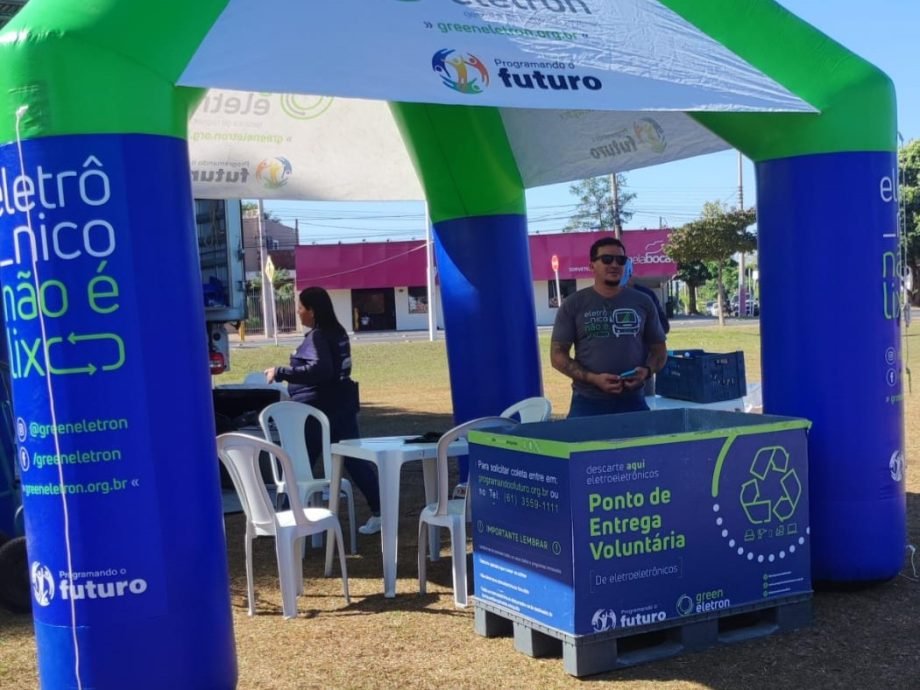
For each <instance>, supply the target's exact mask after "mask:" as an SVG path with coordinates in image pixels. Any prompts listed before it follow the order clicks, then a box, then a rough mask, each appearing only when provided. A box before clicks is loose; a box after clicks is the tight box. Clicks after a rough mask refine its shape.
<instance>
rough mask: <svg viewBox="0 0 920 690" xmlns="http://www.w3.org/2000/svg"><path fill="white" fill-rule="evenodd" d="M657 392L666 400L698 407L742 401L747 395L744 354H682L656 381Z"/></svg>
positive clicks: (674, 355) (671, 355) (673, 354)
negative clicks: (684, 402)
mask: <svg viewBox="0 0 920 690" xmlns="http://www.w3.org/2000/svg"><path fill="white" fill-rule="evenodd" d="M655 392H656V393H657V394H658V395H661V396H663V397H665V398H677V399H678V400H689V401H691V402H698V403H711V402H719V401H720V400H733V399H734V398H741V397H743V396H744V395H745V393H746V392H747V381H746V380H745V378H744V353H743V352H740V351H739V352H725V353H718V352H704V351H703V350H681V351H677V352H670V353H668V362H667V364H665V366H664V369H662V370H661V371H659V372H658V375H657V376H656V377H655Z"/></svg>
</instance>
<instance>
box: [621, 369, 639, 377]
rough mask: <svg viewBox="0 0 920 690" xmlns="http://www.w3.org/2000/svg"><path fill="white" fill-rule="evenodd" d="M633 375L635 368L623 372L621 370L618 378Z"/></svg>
mask: <svg viewBox="0 0 920 690" xmlns="http://www.w3.org/2000/svg"><path fill="white" fill-rule="evenodd" d="M635 375H636V370H635V369H630V370H629V371H624V372H622V373H621V374H620V378H621V379H626V378H629V377H630V376H635Z"/></svg>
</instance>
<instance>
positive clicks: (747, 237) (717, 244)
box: [664, 201, 757, 323]
mask: <svg viewBox="0 0 920 690" xmlns="http://www.w3.org/2000/svg"><path fill="white" fill-rule="evenodd" d="M756 221H757V212H756V211H755V210H754V209H753V208H749V209H747V210H739V209H731V210H729V209H727V208H726V207H725V205H724V204H720V203H719V202H717V201H707V202H706V203H705V204H703V211H702V213H701V214H700V217H699V218H698V219H697V220H694V221H690V222H689V223H687V224H686V225H684V226H683V227H681V228H679V229H678V230H675V231H674V232H673V233H671V237H670V238H669V239H668V243H667V245H665V248H664V250H665V253H666V254H667V255H668V256H670V257H671V258H672V259H673V260H674V261H676V262H677V263H678V265H690V264H692V263H693V262H699V261H708V262H711V263H713V264H714V265H715V272H716V276H717V278H716V285H717V288H718V290H717V295H718V296H719V297H718V298H717V299H719V300H720V302H723V303H724V302H725V301H726V300H725V287H724V286H725V277H724V272H725V269H726V267H727V266H728V265H729V262H730V260H731V257H732V255H733V254H736V253H737V252H745V253H746V252H751V251H753V250H755V249H756V248H757V236H756V235H755V234H754V233H752V232H750V231H749V230H748V228H749V227H750V226H751V225H753V224H754V223H755V222H756ZM709 269H710V271H712V270H713V267H712V266H710V267H709ZM734 281H735V283H737V282H738V275H737V272H736V273H735V275H734ZM688 285H689V283H688ZM695 307H696V289H695V286H690V312H691V313H696V309H695ZM723 320H724V315H723V313H722V312H721V311H720V312H719V322H720V323H722V322H723Z"/></svg>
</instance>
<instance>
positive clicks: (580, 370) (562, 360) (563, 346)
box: [550, 342, 589, 382]
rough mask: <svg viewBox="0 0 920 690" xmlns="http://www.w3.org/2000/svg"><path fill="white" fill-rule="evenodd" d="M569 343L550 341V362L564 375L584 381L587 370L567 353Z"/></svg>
mask: <svg viewBox="0 0 920 690" xmlns="http://www.w3.org/2000/svg"><path fill="white" fill-rule="evenodd" d="M571 347H572V344H571V343H557V342H552V343H551V349H550V352H551V354H552V364H553V366H554V367H555V368H556V369H557V370H558V371H560V372H562V373H563V374H565V375H566V376H568V377H569V378H571V379H574V380H575V381H585V382H587V380H588V374H589V372H588V371H587V370H586V369H585V368H584V367H582V366H581V365H580V364H579V363H578V362H576V361H575V360H574V359H572V357H571V355H570V354H569V350H570V349H571Z"/></svg>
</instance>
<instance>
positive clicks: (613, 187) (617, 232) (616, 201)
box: [610, 173, 623, 240]
mask: <svg viewBox="0 0 920 690" xmlns="http://www.w3.org/2000/svg"><path fill="white" fill-rule="evenodd" d="M610 194H611V195H612V196H613V234H614V236H615V237H616V238H617V239H618V240H620V239H623V224H622V223H620V188H619V186H618V185H617V174H616V173H610Z"/></svg>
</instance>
